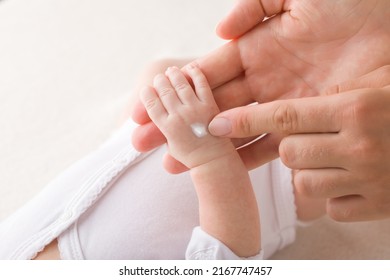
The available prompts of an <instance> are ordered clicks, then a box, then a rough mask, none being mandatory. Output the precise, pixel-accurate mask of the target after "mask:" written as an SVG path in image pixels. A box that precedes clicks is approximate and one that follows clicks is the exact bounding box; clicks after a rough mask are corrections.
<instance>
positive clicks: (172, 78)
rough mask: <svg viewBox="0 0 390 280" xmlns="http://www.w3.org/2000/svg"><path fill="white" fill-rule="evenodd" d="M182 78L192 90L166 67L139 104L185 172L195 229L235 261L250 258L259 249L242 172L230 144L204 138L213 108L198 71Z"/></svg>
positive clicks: (215, 111)
mask: <svg viewBox="0 0 390 280" xmlns="http://www.w3.org/2000/svg"><path fill="white" fill-rule="evenodd" d="M186 72H187V74H188V76H189V78H190V80H191V82H192V85H191V84H190V82H189V81H188V80H187V79H186V77H185V76H184V74H183V73H182V72H181V71H180V70H179V69H178V68H177V67H170V68H168V69H167V71H166V72H165V75H164V74H159V75H157V76H156V77H155V78H154V81H153V87H146V88H144V89H143V90H142V91H141V95H140V98H141V101H142V103H143V104H144V106H145V108H146V110H147V112H148V114H149V117H150V118H151V120H152V121H153V122H154V123H155V124H156V126H157V127H158V128H159V129H160V130H161V132H162V133H163V134H164V136H165V137H166V139H167V144H168V151H169V153H170V155H171V156H173V157H174V158H175V159H176V160H178V161H179V162H181V163H182V164H184V165H185V166H186V167H187V168H189V169H190V174H191V178H192V181H193V183H194V186H195V189H196V192H197V195H198V200H199V218H200V226H201V228H202V229H203V230H204V231H205V232H207V233H208V234H209V235H211V236H213V237H215V238H217V239H218V240H220V241H221V242H222V243H224V244H225V245H226V246H228V247H229V248H230V249H231V250H232V251H233V252H234V253H235V254H236V255H238V256H240V257H250V256H254V255H256V254H258V253H259V251H260V249H261V244H260V218H259V214H258V213H259V212H258V208H257V202H256V198H255V195H254V192H253V189H252V185H251V182H250V179H249V174H248V171H247V169H246V167H245V165H244V164H243V162H242V160H241V158H240V156H239V155H238V153H237V151H236V149H235V147H234V145H233V143H232V142H231V140H230V139H226V138H218V137H214V136H212V135H210V134H208V133H207V126H208V124H209V122H210V121H211V120H212V118H213V117H214V116H215V115H216V114H218V113H219V109H218V106H217V105H216V103H215V101H214V98H213V94H212V91H211V89H210V87H209V84H208V82H207V80H206V78H205V76H204V75H203V73H202V72H201V71H200V69H199V68H197V67H195V66H193V65H190V66H189V67H187V69H186ZM194 125H195V127H194Z"/></svg>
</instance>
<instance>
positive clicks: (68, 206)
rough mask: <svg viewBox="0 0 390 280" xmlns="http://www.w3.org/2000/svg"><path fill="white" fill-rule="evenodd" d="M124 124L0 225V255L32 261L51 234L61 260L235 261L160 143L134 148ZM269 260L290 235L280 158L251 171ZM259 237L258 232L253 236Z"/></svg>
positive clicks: (292, 215)
mask: <svg viewBox="0 0 390 280" xmlns="http://www.w3.org/2000/svg"><path fill="white" fill-rule="evenodd" d="M136 126H137V125H136V124H135V123H133V122H132V121H128V122H126V123H125V125H123V126H122V128H121V129H119V130H118V131H117V132H116V133H115V134H114V135H113V136H112V137H111V138H110V139H109V140H108V141H107V142H106V143H105V144H103V145H102V146H101V147H100V148H99V149H98V150H96V151H95V152H93V153H92V154H90V155H89V156H87V157H85V158H83V159H81V160H80V161H78V162H76V163H75V164H73V165H72V166H71V167H69V168H68V169H67V170H65V171H64V172H63V173H62V174H60V175H59V176H58V177H57V178H56V179H54V180H53V181H52V182H51V183H50V184H49V185H48V186H46V188H44V190H43V191H42V192H40V193H39V194H38V195H37V196H36V197H35V198H33V199H32V200H31V201H30V202H29V203H27V204H26V205H25V206H23V207H22V208H21V209H19V210H18V211H17V212H15V213H14V214H13V215H11V216H10V217H9V218H7V219H6V220H5V221H3V222H1V223H0V259H31V258H33V257H34V256H36V254H37V253H38V252H40V251H41V250H42V249H43V248H44V247H45V246H46V245H47V244H49V243H50V242H51V241H52V240H54V239H55V238H58V242H59V249H60V254H61V258H62V259H184V258H187V259H239V258H238V257H237V256H236V255H234V253H233V252H232V251H230V250H229V248H227V247H226V246H225V245H224V244H222V243H221V242H219V241H218V240H217V239H215V238H214V237H212V236H210V235H208V234H207V233H205V232H204V231H202V229H201V228H200V227H199V217H198V204H197V197H196V193H195V190H194V187H193V185H192V182H191V179H190V176H189V174H188V173H184V174H180V175H171V174H168V173H167V172H166V171H165V170H164V169H163V167H162V164H161V160H162V156H163V154H164V153H165V147H160V148H158V149H156V150H154V151H152V152H150V153H144V154H142V153H140V152H137V151H136V150H135V149H134V148H133V146H132V145H131V134H132V132H133V130H134V128H135V127H136ZM250 176H251V180H252V184H253V187H254V190H255V193H256V198H257V201H258V204H259V211H260V216H261V243H262V251H261V252H260V253H259V255H257V256H254V257H253V258H255V259H258V258H263V257H264V258H268V257H270V256H271V255H272V254H273V253H274V252H276V251H277V250H280V249H281V248H283V247H285V246H286V245H288V244H290V243H291V242H293V240H294V238H295V226H296V211H295V210H296V209H295V205H294V196H293V190H292V185H291V172H290V170H289V169H287V168H286V167H284V166H283V165H282V164H281V162H280V161H279V160H275V161H273V162H271V163H269V164H267V165H264V166H263V167H261V168H257V169H256V170H253V171H251V172H250ZM259 238H260V237H259Z"/></svg>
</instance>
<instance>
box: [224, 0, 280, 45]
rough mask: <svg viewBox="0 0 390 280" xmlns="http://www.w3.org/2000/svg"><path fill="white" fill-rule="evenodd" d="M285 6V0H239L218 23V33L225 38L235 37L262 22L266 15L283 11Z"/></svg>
mask: <svg viewBox="0 0 390 280" xmlns="http://www.w3.org/2000/svg"><path fill="white" fill-rule="evenodd" d="M283 6H284V1H283V0H279V1H267V0H239V1H238V2H237V4H236V6H235V7H234V8H233V9H232V10H231V11H230V13H229V14H228V15H227V16H226V17H225V18H224V19H222V20H221V22H220V23H219V24H218V26H217V30H216V31H217V34H218V36H220V37H221V38H223V39H235V38H237V37H239V36H241V35H243V34H244V33H246V32H247V31H249V30H250V29H252V28H253V27H255V26H256V25H257V24H259V23H260V22H262V21H263V20H264V18H265V17H266V16H268V17H270V16H272V15H275V14H278V13H280V12H282V11H283Z"/></svg>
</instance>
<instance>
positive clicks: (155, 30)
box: [0, 0, 390, 259]
mask: <svg viewBox="0 0 390 280" xmlns="http://www.w3.org/2000/svg"><path fill="white" fill-rule="evenodd" d="M233 2H234V1H233V0H212V1H209V0H197V1H194V0H163V1H162V0H143V1H137V0H110V1H108V0H67V1H53V0H35V1H29V0H12V1H11V0H5V1H4V0H3V1H1V0H0V129H1V132H0V133H1V134H0V135H1V137H0V220H2V219H4V218H5V217H6V216H7V215H9V214H10V213H12V212H13V211H15V210H16V209H17V208H18V207H20V206H21V205H23V204H24V203H25V202H26V201H27V200H29V199H30V198H31V197H32V196H33V195H35V194H36V193H37V192H38V191H39V190H40V189H41V188H43V187H44V186H45V184H46V183H47V182H49V181H50V180H51V179H53V178H54V177H55V176H56V174H58V173H59V172H61V171H62V170H63V169H64V168H65V167H67V166H68V165H70V164H71V163H72V162H74V161H75V160H77V159H79V158H80V157H82V156H84V155H86V154H87V153H88V152H90V151H92V150H93V149H95V148H96V147H97V146H98V145H99V144H100V143H101V142H102V141H103V140H104V139H105V138H106V137H107V136H108V135H109V134H110V133H111V131H112V130H113V129H114V127H115V125H116V121H117V119H118V117H119V114H120V112H121V110H122V109H123V106H124V103H125V102H126V99H127V97H128V95H129V93H130V92H131V90H132V87H133V84H134V80H135V79H136V76H137V73H138V72H139V71H140V69H142V67H143V66H144V65H145V64H146V63H147V62H149V61H151V60H153V59H155V58H161V57H187V56H189V57H195V56H199V55H202V54H205V53H207V52H209V51H210V50H212V49H214V48H216V47H217V46H219V45H220V44H222V43H223V41H222V40H220V39H218V38H217V37H216V35H215V34H214V27H215V25H216V23H217V22H218V20H219V19H220V18H222V16H223V15H224V14H225V13H226V12H227V11H228V10H229V9H230V8H231V6H232V4H233ZM389 233H390V221H389V220H387V221H380V222H370V223H355V224H339V223H335V222H332V221H330V220H329V219H326V218H325V219H322V220H320V221H318V222H316V223H314V224H313V225H312V226H311V227H308V228H302V229H300V230H299V231H298V237H297V242H296V243H295V244H293V245H292V246H290V247H288V248H286V249H285V250H283V251H281V252H279V253H277V254H276V255H275V256H274V257H275V258H277V259H388V258H390V238H389Z"/></svg>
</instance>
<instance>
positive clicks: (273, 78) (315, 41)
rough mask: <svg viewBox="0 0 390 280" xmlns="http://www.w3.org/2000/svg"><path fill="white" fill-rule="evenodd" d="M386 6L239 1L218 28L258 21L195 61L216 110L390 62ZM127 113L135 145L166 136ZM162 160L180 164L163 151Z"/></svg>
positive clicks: (316, 86) (320, 87) (224, 31)
mask: <svg viewBox="0 0 390 280" xmlns="http://www.w3.org/2000/svg"><path fill="white" fill-rule="evenodd" d="M389 13H390V2H389V1H387V0H378V1H371V0H343V1H322V0H299V1H298V0H297V1H294V0H291V1H282V0H280V1H267V0H263V1H255V0H247V1H240V2H239V6H238V8H236V9H235V10H234V11H233V12H232V14H231V15H229V16H228V18H227V19H226V20H224V21H223V22H222V25H220V27H219V29H218V30H219V31H218V32H219V34H221V35H224V37H227V38H231V37H236V36H238V35H239V34H241V33H243V32H245V31H246V30H248V29H250V28H251V27H253V25H255V24H256V23H257V22H260V24H258V25H257V26H256V27H255V28H253V29H251V30H250V31H249V32H247V33H246V34H244V35H243V36H242V37H240V38H238V39H236V40H233V41H231V42H229V43H227V44H225V45H224V46H222V47H220V48H219V49H217V50H215V51H214V52H212V53H210V54H209V55H206V56H205V57H202V58H200V59H198V60H196V61H195V62H194V63H197V64H198V66H199V67H200V68H201V70H202V71H203V72H204V73H205V75H206V77H207V79H208V81H209V83H210V85H211V87H212V89H213V93H214V96H215V99H216V102H217V104H218V106H219V107H220V109H221V111H224V110H226V109H230V108H234V107H237V106H243V105H247V104H250V103H252V102H254V101H257V102H260V103H263V102H268V101H272V100H276V99H285V98H294V97H304V96H305V97H306V96H316V95H320V93H321V92H324V91H325V89H326V88H328V87H330V86H332V85H336V84H340V83H341V82H343V81H346V80H350V79H352V78H356V77H359V76H362V75H364V74H366V73H368V72H370V71H372V70H373V69H377V68H379V67H381V66H384V65H387V64H390V52H389V51H388V46H389V45H390V36H389V34H390V16H389ZM265 17H271V18H269V19H268V20H265V21H263V19H264V18H265ZM239 22H243V23H242V24H239ZM234 26H237V27H236V28H235V27H234ZM133 119H134V120H135V121H136V122H138V123H139V124H141V127H139V129H138V130H137V131H136V132H135V133H134V137H133V143H134V145H135V147H136V148H137V149H139V150H140V151H148V150H151V149H153V148H155V147H157V146H159V145H161V144H163V143H164V142H165V139H164V137H163V136H162V134H161V133H160V132H159V131H158V129H157V128H156V127H155V126H154V125H153V123H151V122H150V119H149V118H148V116H147V113H146V111H145V109H144V108H143V106H142V105H140V104H139V105H138V106H136V109H135V111H134V114H133ZM270 137H275V138H277V137H278V136H277V135H269V136H268V137H267V138H270ZM273 142H274V141H270V145H271V146H272V143H273ZM239 144H241V143H239ZM243 160H244V161H245V162H246V163H247V158H246V157H245V156H244V157H243ZM247 165H251V164H248V163H247ZM165 167H166V168H167V170H169V171H170V172H174V173H175V172H180V171H182V170H183V169H181V167H180V165H179V164H177V163H176V162H174V161H173V160H172V158H170V157H169V156H168V157H167V158H166V161H165Z"/></svg>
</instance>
